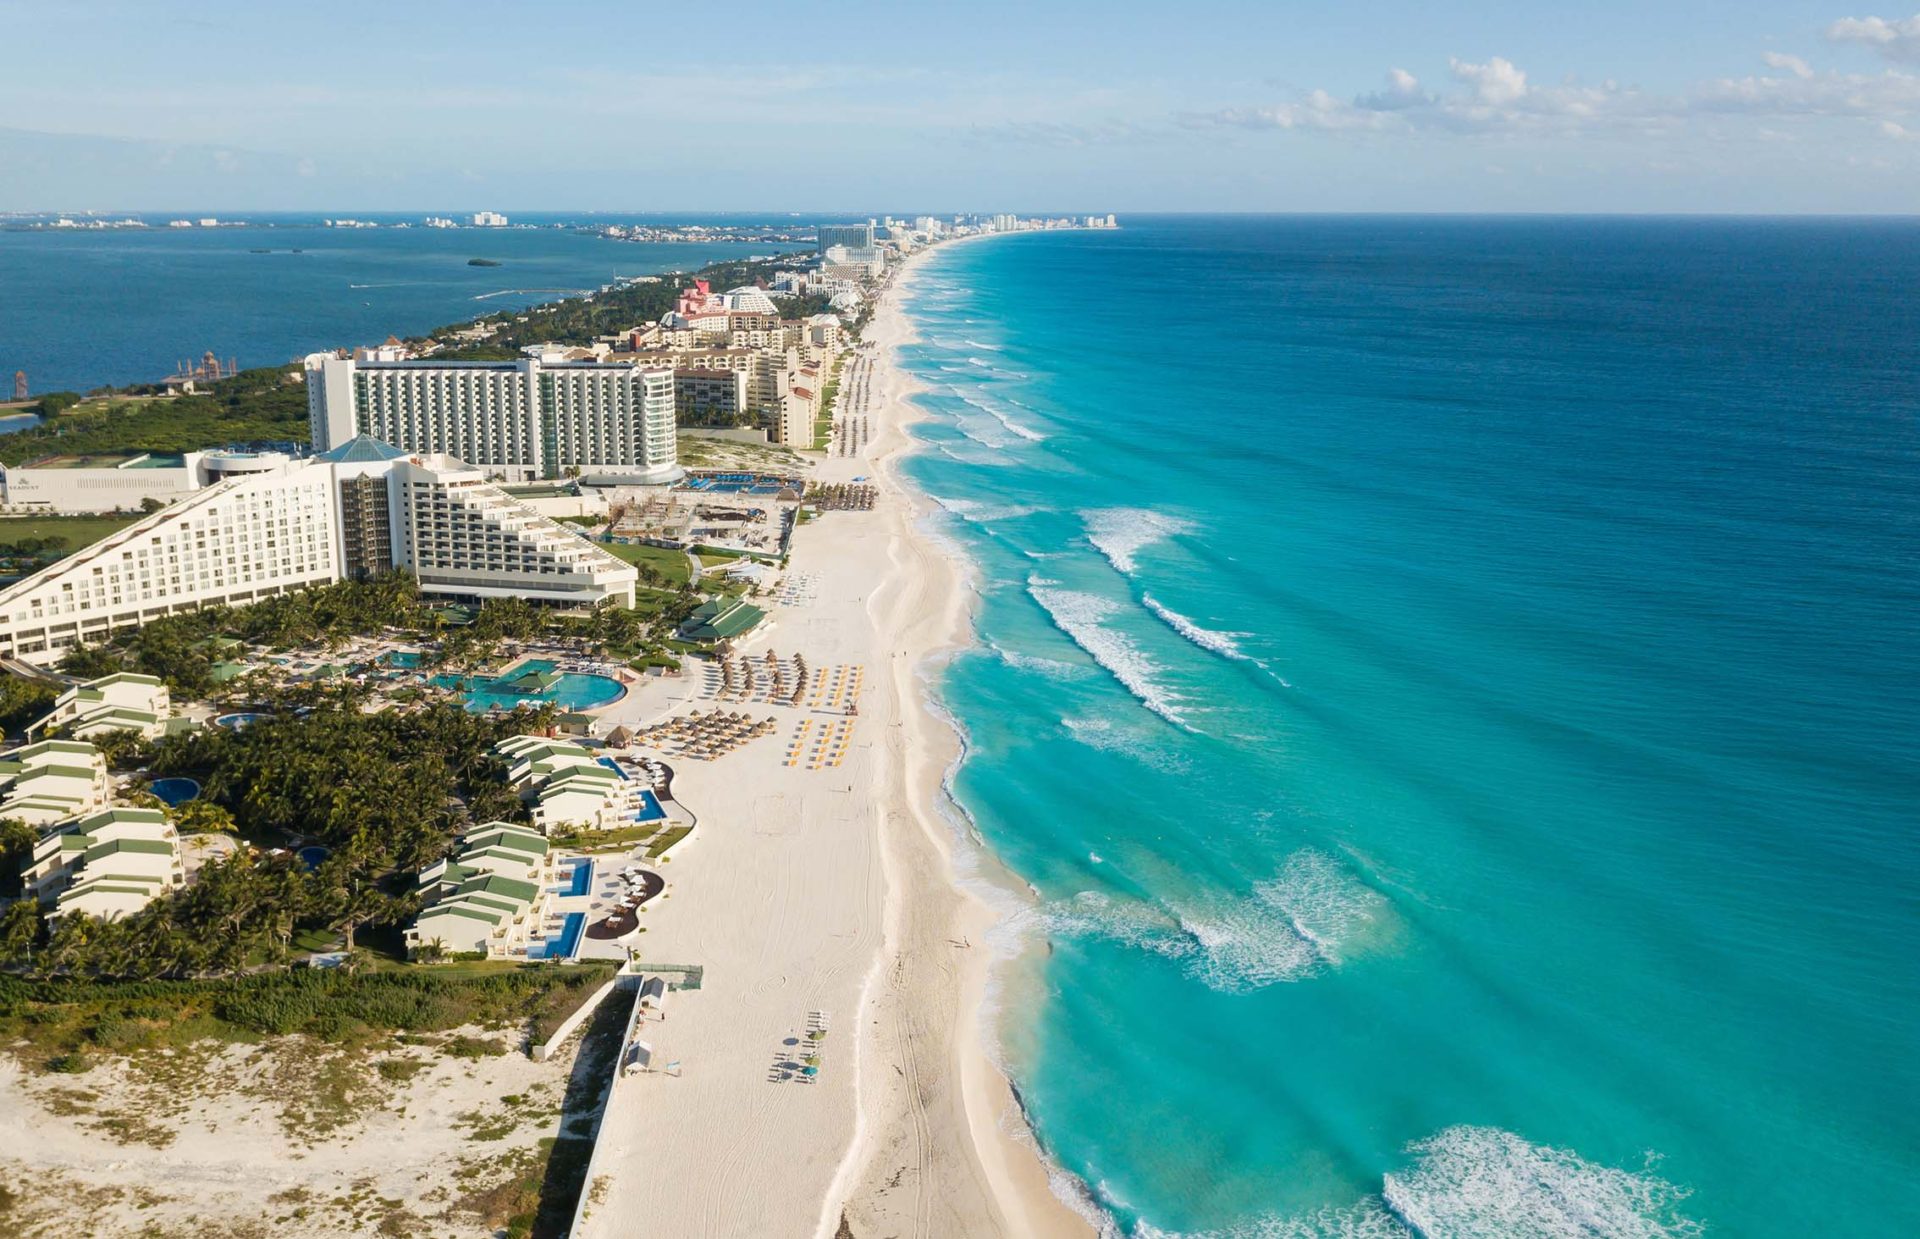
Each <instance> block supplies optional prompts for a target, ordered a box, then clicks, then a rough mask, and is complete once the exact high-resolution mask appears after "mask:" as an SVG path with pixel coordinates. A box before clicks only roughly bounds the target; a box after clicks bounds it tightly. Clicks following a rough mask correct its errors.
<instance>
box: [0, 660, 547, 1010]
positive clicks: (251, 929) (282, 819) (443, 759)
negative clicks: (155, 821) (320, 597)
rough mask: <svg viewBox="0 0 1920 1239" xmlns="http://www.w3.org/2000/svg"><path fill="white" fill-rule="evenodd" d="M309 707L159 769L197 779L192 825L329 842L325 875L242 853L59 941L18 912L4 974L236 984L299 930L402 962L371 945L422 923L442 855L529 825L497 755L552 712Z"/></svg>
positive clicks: (352, 692)
mask: <svg viewBox="0 0 1920 1239" xmlns="http://www.w3.org/2000/svg"><path fill="white" fill-rule="evenodd" d="M301 700H303V701H304V703H305V704H304V705H303V707H302V711H303V712H293V711H285V712H282V713H278V714H274V715H272V716H270V717H268V718H264V719H262V720H260V721H258V722H256V723H255V724H253V725H252V726H251V727H247V728H245V729H243V730H240V731H232V730H228V729H225V728H208V729H204V730H201V731H198V732H193V733H189V734H185V735H176V736H169V737H167V738H165V739H163V740H161V741H160V742H159V743H157V744H155V745H154V746H153V749H152V757H151V763H152V769H153V772H154V773H155V774H157V775H189V776H191V777H193V778H196V779H198V780H200V782H201V784H202V788H203V791H202V798H201V801H199V802H194V803H201V804H204V805H205V806H206V807H204V808H201V809H197V810H194V811H193V815H194V816H193V819H192V821H191V822H189V823H186V824H188V825H193V826H197V827H201V828H216V829H226V828H229V820H230V823H231V826H230V828H231V829H233V830H235V831H237V833H238V834H239V835H240V836H241V838H242V839H244V840H246V841H247V842H249V843H253V844H257V845H259V846H262V847H278V848H284V847H285V846H287V845H288V844H289V843H291V842H292V841H294V840H296V839H311V840H317V841H319V842H320V843H322V844H324V845H325V846H326V847H327V848H329V849H330V854H329V855H328V857H327V858H326V860H325V861H323V862H322V863H321V864H320V866H319V867H318V868H317V869H315V870H313V871H311V872H309V871H308V869H307V868H306V866H304V865H302V864H301V863H299V862H298V861H297V860H296V859H295V858H294V857H293V856H291V855H290V854H288V853H287V852H285V851H281V852H279V854H278V855H274V854H271V853H269V854H268V855H266V856H264V857H263V856H259V855H256V854H255V853H254V852H253V851H252V849H250V848H242V849H240V850H239V851H237V852H236V853H234V854H233V855H231V856H229V857H227V858H225V859H222V860H217V861H213V862H211V863H209V864H207V865H206V866H204V867H203V868H202V869H201V870H200V875H199V879H198V880H197V881H196V882H195V883H194V884H193V885H191V886H188V887H186V888H184V889H182V890H177V891H173V892H171V893H169V894H167V895H165V896H163V897H162V898H159V899H156V900H154V901H153V902H152V903H150V904H148V905H147V906H146V907H144V908H142V909H140V910H139V911H138V912H135V913H133V914H132V915H130V916H127V917H124V918H122V919H120V920H117V921H110V922H101V921H96V920H93V919H91V918H88V917H66V918H63V919H62V920H61V922H60V924H59V927H58V928H57V929H54V930H52V931H51V932H49V931H48V930H47V929H46V927H45V926H44V925H43V924H42V923H41V921H40V918H39V914H38V910H37V909H36V908H34V907H33V906H32V905H31V904H29V903H20V904H15V905H14V906H13V907H12V908H10V909H9V910H8V911H7V913H6V915H5V918H4V919H0V962H4V963H8V964H13V965H16V966H20V967H25V968H27V969H29V970H31V971H32V972H33V973H34V974H36V975H39V976H43V977H52V976H62V977H83V976H92V977H102V978H113V979H126V978H133V979H140V978H151V977H204V976H209V975H221V974H225V975H238V974H241V973H244V972H246V971H248V970H250V969H256V968H260V967H263V966H272V965H277V964H285V963H287V962H288V961H290V960H291V959H292V958H293V957H294V956H295V954H296V950H295V946H294V942H295V939H296V937H297V936H299V935H300V934H301V932H302V931H308V932H318V931H322V930H325V931H334V932H337V933H338V934H339V935H340V936H341V938H342V939H343V940H344V941H346V942H348V943H353V944H354V945H355V946H356V947H366V946H369V945H376V944H378V945H382V946H384V947H385V948H386V949H388V950H389V953H397V947H394V946H393V944H392V943H380V942H379V939H378V936H377V935H375V936H371V937H369V936H366V935H363V934H361V931H362V930H365V929H368V928H369V927H376V928H377V927H392V926H396V925H398V924H400V923H401V922H403V921H405V920H406V919H407V918H409V917H410V916H412V915H413V914H414V913H415V912H416V911H417V910H418V906H419V900H418V896H417V894H416V893H415V890H414V874H415V872H416V871H417V870H419V869H420V868H422V867H424V866H426V865H428V864H431V863H432V862H433V861H435V860H438V859H439V858H440V857H442V856H444V855H445V854H446V853H447V851H448V850H449V849H450V848H451V846H452V842H453V839H454V838H455V836H456V835H457V834H458V833H459V831H460V830H462V829H463V828H464V827H465V826H466V825H467V824H468V823H469V822H470V821H487V820H492V819H495V818H518V817H521V816H523V814H524V810H523V809H522V807H521V805H520V802H519V800H518V798H517V797H515V796H514V794H513V793H512V792H511V791H510V790H509V789H508V788H507V787H506V785H505V783H504V781H503V780H502V779H501V777H500V771H499V770H498V766H497V763H496V762H495V761H494V759H493V758H492V756H491V754H490V752H489V750H490V749H491V748H492V747H493V745H494V744H496V743H497V742H498V741H500V740H501V739H503V738H505V737H506V736H509V735H515V734H519V733H521V732H524V731H533V730H537V729H538V728H539V727H540V726H541V725H542V722H541V720H542V718H543V716H545V715H549V714H551V713H552V709H551V707H549V708H548V709H547V710H545V711H530V710H522V711H516V712H515V713H513V714H511V715H506V716H502V717H498V718H488V717H486V716H482V715H477V714H469V713H468V712H467V711H465V710H464V709H461V708H460V707H459V706H457V705H454V704H452V703H448V702H441V703H436V704H433V705H429V706H427V707H425V708H423V709H420V710H416V711H411V712H407V713H401V712H399V711H387V712H384V713H380V714H371V715H370V714H366V713H364V712H363V711H362V709H361V706H362V703H363V701H364V690H360V689H357V688H351V687H342V688H322V689H315V690H310V691H308V692H306V693H304V694H303V696H302V698H301ZM221 811H224V813H223V812H221ZM349 958H350V960H355V959H357V958H358V956H357V954H356V955H353V956H350V957H349Z"/></svg>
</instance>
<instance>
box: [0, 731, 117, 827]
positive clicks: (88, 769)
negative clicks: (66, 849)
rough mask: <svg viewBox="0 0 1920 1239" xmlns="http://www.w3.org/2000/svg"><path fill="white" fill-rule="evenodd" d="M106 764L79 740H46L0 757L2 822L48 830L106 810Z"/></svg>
mask: <svg viewBox="0 0 1920 1239" xmlns="http://www.w3.org/2000/svg"><path fill="white" fill-rule="evenodd" d="M112 790H113V789H112V785H111V784H110V783H108V781H107V760H106V758H104V757H102V756H101V755H100V750H99V749H96V748H94V747H93V746H92V745H91V744H86V743H83V742H81V741H78V740H41V741H39V742H38V743H35V744H28V745H24V746H22V747H20V748H17V749H14V750H13V751H12V752H10V753H7V754H5V755H4V756H0V818H7V817H10V818H13V819H14V820H16V821H20V822H25V823H26V824H27V825H29V826H48V825H51V824H53V823H54V822H64V821H66V820H67V819H68V818H70V817H75V816H78V815H79V814H82V813H91V812H93V811H94V810H95V809H104V808H106V807H107V802H108V798H109V797H110V796H111V794H112Z"/></svg>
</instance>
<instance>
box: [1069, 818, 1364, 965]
mask: <svg viewBox="0 0 1920 1239" xmlns="http://www.w3.org/2000/svg"><path fill="white" fill-rule="evenodd" d="M1385 908H1386V901H1385V899H1384V898H1382V897H1381V895H1380V894H1379V893H1378V892H1377V891H1375V890H1374V889H1373V888H1371V887H1369V886H1367V885H1366V884H1365V883H1364V882H1362V881H1360V880H1359V878H1357V877H1355V876H1354V875H1353V874H1352V873H1351V872H1350V871H1349V870H1348V869H1347V868H1346V867H1345V866H1344V865H1342V864H1341V863H1340V862H1339V861H1338V860H1336V859H1334V858H1333V857H1332V856H1330V855H1328V854H1327V853H1325V852H1322V851H1320V850H1319V849H1317V848H1302V849H1300V850H1299V851H1296V852H1294V853H1293V854H1292V855H1291V856H1289V857H1288V858H1287V860H1286V862H1285V863H1284V864H1283V865H1282V866H1281V868H1280V872H1279V873H1278V874H1277V875H1275V876H1274V877H1273V878H1271V879H1269V880H1267V881H1264V882H1260V883H1258V884H1256V885H1255V886H1254V888H1253V890H1252V892H1251V893H1250V894H1248V895H1244V896H1241V897H1238V898H1225V897H1222V898H1215V899H1207V900H1201V901H1184V902H1181V903H1175V904H1170V905H1169V906H1167V907H1161V906H1158V905H1156V904H1153V903H1150V902H1147V901H1144V900H1125V899H1115V898H1113V897H1112V896H1110V895H1106V894H1103V893H1101V892H1098V891H1082V892H1081V893H1079V894H1078V895H1075V896H1074V897H1073V898H1072V899H1066V900H1056V901H1054V902H1052V903H1049V904H1045V905H1043V906H1042V907H1041V908H1040V909H1039V910H1038V916H1039V918H1040V927H1041V928H1042V930H1043V931H1044V932H1046V933H1048V934H1050V935H1057V936H1062V937H1072V938H1097V939H1104V940H1106V941H1109V942H1116V943H1119V944H1120V945H1122V946H1127V947H1131V948H1134V949H1136V950H1141V951H1146V952H1149V953H1151V954H1154V955H1159V956H1161V957H1163V958H1166V959H1170V960H1176V961H1178V962H1179V963H1180V964H1181V966H1182V967H1183V968H1184V969H1185V970H1186V972H1187V974H1188V975H1189V976H1191V977H1192V978H1194V979H1195V980H1197V981H1199V982H1201V983H1202V984H1204V985H1206V986H1207V987H1208V988H1209V989H1214V990H1219V991H1221V992H1222V993H1230V994H1237V993H1247V992H1250V991H1252V990H1257V989H1264V988H1266V987H1267V986H1270V985H1278V984H1282V983H1284V982H1289V981H1300V980H1305V979H1306V978H1308V977H1311V976H1314V975H1316V974H1317V973H1320V972H1322V971H1325V970H1326V969H1329V968H1335V967H1338V966H1339V965H1340V964H1341V962H1342V961H1343V960H1344V959H1345V958H1346V957H1347V956H1348V955H1349V954H1350V953H1351V951H1352V950H1353V949H1354V948H1355V947H1356V946H1358V945H1359V944H1360V943H1362V942H1364V940H1365V935H1366V933H1367V931H1368V930H1369V928H1370V927H1371V926H1372V925H1373V924H1374V923H1375V922H1377V921H1378V920H1379V919H1380V918H1381V916H1382V915H1383V913H1384V911H1385Z"/></svg>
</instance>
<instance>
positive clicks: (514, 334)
mask: <svg viewBox="0 0 1920 1239" xmlns="http://www.w3.org/2000/svg"><path fill="white" fill-rule="evenodd" d="M797 257H798V256H797V255H785V256H782V257H778V258H773V259H767V260H763V261H759V262H752V261H747V260H734V261H729V262H716V263H712V264H710V265H708V266H705V267H702V268H701V269H700V270H699V271H697V272H694V273H692V274H688V273H686V272H680V271H675V272H669V273H667V274H665V275H662V276H660V277H659V278H658V279H655V280H652V281H649V282H647V283H641V284H628V285H626V286H624V287H621V288H616V289H613V290H612V291H609V292H601V293H595V294H593V296H592V297H591V298H587V297H569V298H567V299H566V300H564V301H554V302H549V303H548V304H546V305H538V306H534V307H532V308H531V309H527V310H502V311H501V312H500V313H498V314H490V315H488V316H487V317H485V318H481V319H476V320H474V321H473V322H471V323H451V324H448V325H447V326H445V327H441V328H438V329H437V330H435V331H431V332H429V333H427V334H428V335H429V336H435V337H440V338H446V337H448V336H451V335H452V334H453V333H454V332H456V331H461V330H464V329H465V328H467V327H470V326H477V325H486V326H489V327H491V328H492V329H493V332H492V334H491V335H490V336H489V337H488V338H487V339H486V340H484V341H480V342H477V343H475V344H473V345H466V346H463V347H461V348H460V349H458V350H457V351H456V350H451V349H449V350H444V351H442V352H440V353H439V354H436V356H439V357H449V358H457V359H461V360H507V359H510V358H512V357H514V356H517V353H516V352H514V350H516V349H518V348H519V347H520V346H521V345H524V344H544V343H548V342H552V343H555V344H591V343H593V341H594V339H595V338H596V337H598V336H605V335H612V334H613V333H615V332H618V331H624V330H626V329H627V328H629V327H632V326H633V325H634V324H635V323H652V322H658V321H659V319H660V316H661V315H663V314H665V313H666V312H667V311H669V310H671V309H672V308H673V303H674V301H675V299H676V298H677V297H678V296H679V294H680V289H681V288H682V287H683V286H684V285H685V284H686V283H687V281H688V280H691V279H694V278H699V279H704V280H708V281H710V282H711V283H712V285H713V287H715V288H737V287H739V286H740V285H742V284H752V283H754V282H755V281H757V280H765V279H770V278H772V276H773V274H774V272H776V271H779V270H780V269H781V268H783V267H789V266H792V265H793V263H794V262H795V261H796V259H797ZM779 305H780V316H781V317H782V318H806V317H808V316H809V315H813V314H819V313H822V312H824V311H825V309H826V305H827V299H826V298H824V297H789V298H786V299H784V300H782V301H781V302H780V303H779ZM520 318H524V319H526V320H527V321H526V322H524V323H523V322H516V321H515V320H516V319H520ZM487 351H492V352H500V353H503V355H502V356H500V357H498V358H482V357H481V356H479V354H480V353H482V352H487Z"/></svg>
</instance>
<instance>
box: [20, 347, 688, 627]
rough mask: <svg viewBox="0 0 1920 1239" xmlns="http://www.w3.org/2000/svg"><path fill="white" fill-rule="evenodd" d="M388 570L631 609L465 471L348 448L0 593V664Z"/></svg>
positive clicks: (158, 519) (221, 490)
mask: <svg viewBox="0 0 1920 1239" xmlns="http://www.w3.org/2000/svg"><path fill="white" fill-rule="evenodd" d="M668 387H669V393H670V392H671V383H669V385H668ZM669 399H671V396H670V395H669ZM369 486H370V487H371V490H369V489H368V487H369ZM393 568H399V569H404V570H407V571H410V572H412V573H413V575H414V576H415V577H417V578H418V579H419V582H420V588H421V589H422V590H423V591H425V592H427V593H432V594H442V595H448V596H453V597H462V598H475V599H483V598H506V597H513V598H529V599H533V600H536V601H542V602H549V603H556V604H561V605H567V606H582V607H590V606H593V605H595V604H596V603H599V602H601V601H603V600H607V599H613V600H616V601H619V602H621V603H622V604H623V605H628V606H631V605H632V603H633V587H634V582H635V581H636V580H638V579H639V574H638V571H637V570H636V569H635V568H634V567H633V566H632V565H631V564H627V563H624V562H622V561H621V560H619V559H618V558H616V557H615V556H613V555H610V554H608V553H607V552H606V551H605V550H603V549H601V548H600V547H599V546H597V545H595V544H594V543H593V542H591V541H589V540H588V539H587V538H586V537H585V535H583V534H581V533H580V532H578V531H577V530H575V529H572V528H570V527H569V526H566V525H562V524H559V523H558V522H555V521H551V520H548V519H547V518H545V517H543V516H540V515H538V514H536V513H534V512H533V511H531V510H530V509H528V508H526V507H523V506H522V505H520V504H519V503H517V502H515V501H514V500H513V498H512V497H510V496H509V495H507V494H506V492H504V491H502V490H501V489H500V488H499V487H497V486H495V485H493V484H492V483H491V482H489V481H488V480H487V478H486V475H485V474H484V473H483V472H482V471H480V470H479V469H475V468H471V467H469V466H467V465H465V464H462V463H461V462H460V461H457V460H453V459H450V458H448V457H445V456H437V457H409V456H405V455H404V454H402V453H400V452H398V451H397V450H395V449H393V448H391V447H387V446H386V445H384V444H378V443H373V442H372V441H370V440H364V439H359V440H350V441H349V442H348V443H346V444H343V445H342V446H341V448H340V449H339V450H338V451H336V452H334V453H331V454H329V456H321V457H314V458H311V459H309V460H305V461H300V462H283V463H281V464H279V465H277V466H276V467H274V468H273V469H272V470H270V471H267V472H260V473H249V474H242V475H239V476H235V477H233V478H230V479H228V480H227V481H224V482H220V483H218V484H216V485H213V486H209V487H206V488H205V489H203V490H200V491H198V492H196V493H195V494H194V495H192V496H191V497H189V498H187V499H183V500H181V501H180V502H178V503H176V504H174V505H173V506H172V507H170V508H166V509H164V510H162V511H160V512H157V513H155V514H154V515H152V516H149V517H147V518H146V519H145V520H142V521H138V522H136V523H135V524H132V525H129V526H127V527H126V528H125V529H122V530H119V531H118V532H116V533H113V534H111V535H109V536H108V537H106V538H104V539H102V540H101V541H99V542H97V543H95V544H94V545H92V546H90V547H88V548H86V549H85V550H83V551H80V552H79V553H77V554H74V555H70V556H68V557H67V558H65V559H62V560H59V561H58V562H56V563H54V564H52V565H50V566H48V567H46V568H44V569H42V570H41V571H39V572H37V573H35V574H34V575H32V576H30V577H28V578H26V579H25V580H22V581H18V582H15V583H14V584H13V585H10V586H8V587H7V588H6V589H4V590H0V657H15V658H23V659H26V660H27V661H29V662H41V663H48V662H53V661H55V660H57V659H58V658H59V657H60V654H61V653H62V651H64V650H67V649H69V648H71V647H73V646H75V645H82V644H89V643H92V642H97V641H101V640H104V639H105V638H106V637H108V636H109V635H111V634H112V633H115V632H119V631H123V630H125V629H128V628H134V627H138V626H139V625H141V624H143V623H146V622H148V621H150V620H154V619H158V618H160V617H161V616H164V615H170V614H173V613H175V612H179V611H191V610H198V609H200V608H202V607H206V606H215V605H228V606H239V605H244V604H247V603H250V602H255V601H258V600H260V599H262V598H268V597H272V596H274V595H276V594H283V593H288V592H290V591H293V590H299V589H305V588H308V587H309V586H313V585H324V584H328V583H331V582H333V581H338V580H342V579H345V578H349V577H359V576H365V575H369V574H372V573H377V572H381V571H386V570H388V569H393Z"/></svg>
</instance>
